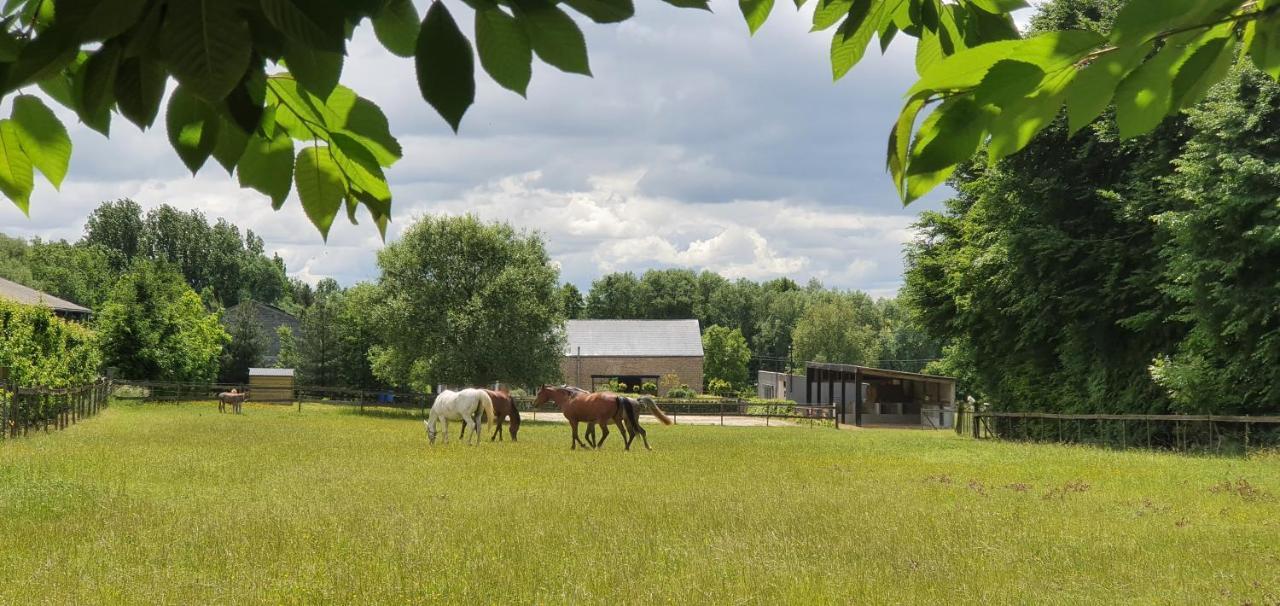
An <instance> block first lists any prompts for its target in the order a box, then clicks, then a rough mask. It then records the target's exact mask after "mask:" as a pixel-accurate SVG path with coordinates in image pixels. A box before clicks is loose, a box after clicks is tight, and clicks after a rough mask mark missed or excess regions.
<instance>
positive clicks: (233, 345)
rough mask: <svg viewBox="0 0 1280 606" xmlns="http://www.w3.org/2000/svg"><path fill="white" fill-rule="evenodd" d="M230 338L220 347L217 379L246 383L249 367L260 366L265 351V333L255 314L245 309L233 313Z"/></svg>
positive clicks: (224, 381) (226, 381) (225, 381)
mask: <svg viewBox="0 0 1280 606" xmlns="http://www.w3.org/2000/svg"><path fill="white" fill-rule="evenodd" d="M229 320H230V323H231V326H230V328H231V332H230V335H229V337H230V339H229V340H228V341H227V343H226V344H225V345H224V346H223V348H222V357H221V359H220V360H221V362H220V364H221V366H220V370H219V371H218V380H220V381H222V382H223V383H248V382H249V369H250V368H258V367H261V366H262V359H263V356H264V355H265V353H266V351H267V333H266V330H265V329H264V328H263V327H262V324H261V323H260V322H259V321H258V317H257V315H256V314H254V313H252V312H250V311H247V310H246V311H245V312H243V313H237V314H233V315H232V317H231V318H229Z"/></svg>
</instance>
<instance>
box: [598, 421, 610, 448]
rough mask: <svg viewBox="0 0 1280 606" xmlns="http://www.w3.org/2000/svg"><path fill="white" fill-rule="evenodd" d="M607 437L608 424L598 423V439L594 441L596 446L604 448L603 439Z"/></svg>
mask: <svg viewBox="0 0 1280 606" xmlns="http://www.w3.org/2000/svg"><path fill="white" fill-rule="evenodd" d="M607 439H609V424H608V423H606V422H602V423H600V441H599V442H596V448H604V441H605V440H607Z"/></svg>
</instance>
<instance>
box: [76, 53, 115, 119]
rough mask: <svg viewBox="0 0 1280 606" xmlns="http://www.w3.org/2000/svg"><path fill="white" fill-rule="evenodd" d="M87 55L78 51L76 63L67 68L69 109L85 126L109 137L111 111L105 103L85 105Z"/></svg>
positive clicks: (87, 79)
mask: <svg viewBox="0 0 1280 606" xmlns="http://www.w3.org/2000/svg"><path fill="white" fill-rule="evenodd" d="M88 65H89V53H86V52H84V51H80V56H79V57H77V59H76V62H75V63H73V64H72V66H71V67H70V68H68V73H69V75H70V76H71V98H72V103H71V108H72V109H73V110H74V111H75V112H76V115H77V116H79V118H80V121H81V122H83V123H84V125H85V126H88V127H89V128H92V129H93V130H96V131H98V132H99V133H102V136H104V137H108V136H110V135H111V109H110V106H109V105H107V104H106V103H98V104H97V105H95V106H91V105H89V104H88V103H85V92H86V89H87V88H88V87H89V86H90V82H89V70H88Z"/></svg>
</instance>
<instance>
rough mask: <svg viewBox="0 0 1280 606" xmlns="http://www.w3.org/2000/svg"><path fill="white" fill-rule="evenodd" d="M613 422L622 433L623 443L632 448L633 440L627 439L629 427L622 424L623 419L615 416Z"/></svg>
mask: <svg viewBox="0 0 1280 606" xmlns="http://www.w3.org/2000/svg"><path fill="white" fill-rule="evenodd" d="M613 424H614V425H616V426H617V427H618V431H619V432H620V433H621V434H622V441H623V443H624V444H626V447H627V448H631V440H628V439H627V427H626V426H625V425H623V424H622V419H619V418H618V417H614V418H613Z"/></svg>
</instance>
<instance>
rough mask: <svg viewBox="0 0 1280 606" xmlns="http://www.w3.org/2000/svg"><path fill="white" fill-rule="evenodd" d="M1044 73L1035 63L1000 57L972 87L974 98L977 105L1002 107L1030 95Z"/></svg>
mask: <svg viewBox="0 0 1280 606" xmlns="http://www.w3.org/2000/svg"><path fill="white" fill-rule="evenodd" d="M1044 75H1045V74H1044V70H1042V69H1040V67H1039V66H1037V65H1033V64H1031V63H1027V62H1025V61H1017V60H1014V59H1002V60H1000V61H997V62H996V64H995V65H993V66H991V69H990V70H989V71H987V75H986V76H983V78H982V82H981V83H980V84H979V85H978V87H977V88H975V89H974V91H973V93H974V100H975V101H977V102H978V104H979V105H993V106H995V107H1001V108H1003V107H1005V106H1006V105H1008V104H1010V103H1012V102H1014V101H1017V100H1019V99H1022V98H1023V97H1026V96H1028V95H1030V94H1031V92H1032V91H1034V90H1036V88H1038V87H1039V86H1040V82H1041V81H1042V80H1044Z"/></svg>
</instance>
